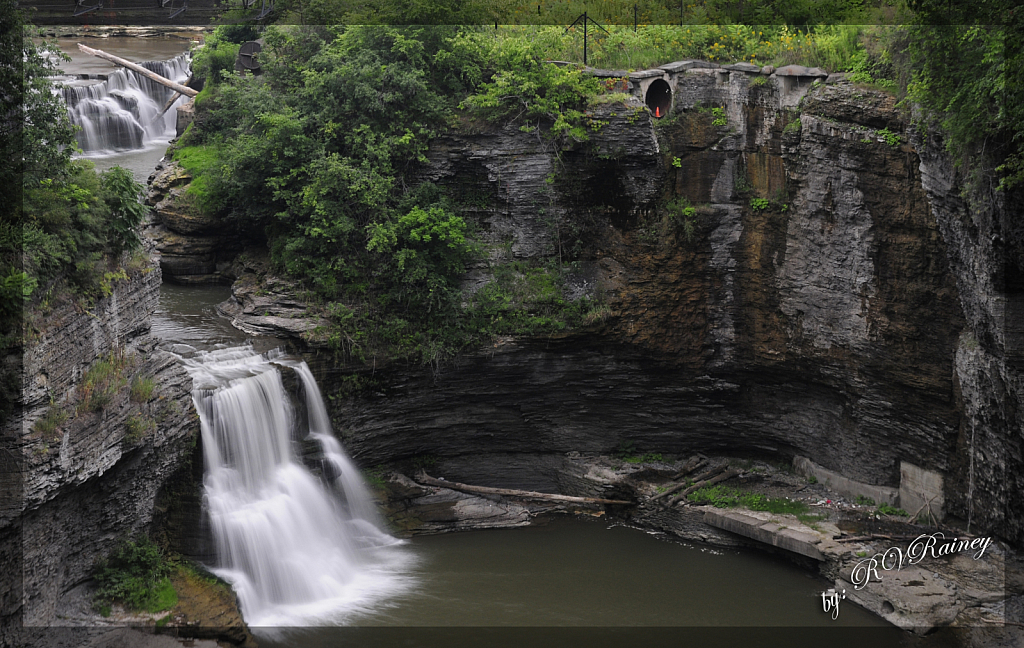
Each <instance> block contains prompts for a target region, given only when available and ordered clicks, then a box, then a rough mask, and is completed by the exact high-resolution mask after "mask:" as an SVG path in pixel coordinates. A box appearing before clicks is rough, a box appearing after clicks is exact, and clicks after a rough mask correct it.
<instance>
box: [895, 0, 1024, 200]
mask: <svg viewBox="0 0 1024 648" xmlns="http://www.w3.org/2000/svg"><path fill="white" fill-rule="evenodd" d="M909 5H910V7H911V9H913V11H914V12H915V14H916V16H915V23H917V24H915V25H913V26H909V27H907V28H906V30H907V35H908V40H909V44H908V52H909V58H910V68H911V69H912V70H913V76H912V79H911V81H910V83H909V85H908V88H907V91H908V93H909V97H910V98H911V99H912V100H913V101H914V102H916V103H917V104H918V105H919V106H921V108H923V110H924V111H925V114H926V115H927V116H928V117H930V118H931V119H933V120H934V121H936V122H938V124H939V125H940V126H941V128H942V131H943V132H944V133H945V135H946V137H945V144H946V147H947V149H948V150H949V151H950V153H951V154H952V155H953V156H954V159H955V161H956V162H957V163H958V165H960V166H962V167H963V168H964V169H965V170H966V171H967V175H968V176H969V177H971V178H973V180H974V184H975V185H977V184H978V183H979V182H980V180H981V178H980V177H976V174H977V173H982V172H983V170H984V169H985V168H986V166H987V165H993V166H996V165H997V171H998V172H999V173H1000V176H999V186H998V187H999V189H1004V190H1005V189H1009V188H1012V187H1014V186H1016V185H1017V184H1018V183H1020V182H1022V181H1024V164H1022V163H1021V160H1022V159H1024V83H1022V78H1021V77H1022V75H1024V72H1022V63H1024V51H1022V49H1021V48H1020V47H1019V45H1017V41H1018V38H1017V35H1018V34H1019V33H1020V32H1021V30H1022V28H1024V15H1022V14H1021V12H1020V11H1019V10H1017V7H1016V6H1015V4H1014V3H1012V2H1010V1H1009V0H987V1H985V2H981V3H979V4H977V5H963V6H961V5H957V6H956V7H950V6H947V4H946V3H942V2H938V0H911V2H909ZM982 151H984V152H985V156H982V155H980V154H981V153H982ZM986 158H987V159H986ZM993 160H994V161H995V164H993Z"/></svg>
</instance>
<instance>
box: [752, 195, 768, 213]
mask: <svg viewBox="0 0 1024 648" xmlns="http://www.w3.org/2000/svg"><path fill="white" fill-rule="evenodd" d="M769 204H770V203H769V201H768V199H767V198H751V199H750V208H751V209H753V210H754V211H764V210H766V209H768V206H769Z"/></svg>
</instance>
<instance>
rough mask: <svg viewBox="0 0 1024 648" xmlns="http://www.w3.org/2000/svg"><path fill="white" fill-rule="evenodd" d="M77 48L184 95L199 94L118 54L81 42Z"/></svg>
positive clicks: (192, 95)
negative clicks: (108, 52) (87, 45)
mask: <svg viewBox="0 0 1024 648" xmlns="http://www.w3.org/2000/svg"><path fill="white" fill-rule="evenodd" d="M78 49H80V50H82V51H83V52H85V53H86V54H89V55H90V56H98V57H99V58H101V59H106V60H108V61H110V62H111V63H116V64H117V65H120V66H121V67H126V68H128V69H129V70H132V71H133V72H138V73H139V74H141V75H142V76H144V77H146V78H147V79H152V80H153V81H156V82H157V83H160V84H162V85H165V86H167V87H168V88H170V89H171V90H175V91H177V92H180V93H181V94H183V95H185V96H186V97H194V96H196V95H197V94H199V92H198V91H196V90H193V89H192V88H187V87H185V86H183V85H181V84H180V83H176V82H174V81H171V80H170V79H168V78H166V77H162V76H160V75H159V74H157V73H156V72H153V71H152V70H147V69H146V68H144V67H142V66H141V65H136V64H135V63H132V62H131V61H126V60H124V59H123V58H121V57H120V56H114V55H113V54H107V53H106V52H104V51H103V50H98V49H93V48H91V47H86V46H85V45H82V44H81V43H79V44H78Z"/></svg>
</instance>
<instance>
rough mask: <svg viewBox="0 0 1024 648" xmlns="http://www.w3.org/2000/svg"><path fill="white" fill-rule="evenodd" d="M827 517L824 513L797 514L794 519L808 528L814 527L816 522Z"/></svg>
mask: <svg viewBox="0 0 1024 648" xmlns="http://www.w3.org/2000/svg"><path fill="white" fill-rule="evenodd" d="M827 518H828V516H827V515H825V514H824V513H797V514H796V519H798V520H800V521H801V522H803V523H804V524H806V525H807V526H810V527H815V526H816V525H815V523H816V522H821V521H822V520H825V519H827Z"/></svg>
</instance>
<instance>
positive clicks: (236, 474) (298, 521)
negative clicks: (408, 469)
mask: <svg viewBox="0 0 1024 648" xmlns="http://www.w3.org/2000/svg"><path fill="white" fill-rule="evenodd" d="M185 366H186V368H187V369H188V370H189V373H190V374H191V375H192V377H193V381H194V391H193V399H194V401H195V405H196V410H197V411H198V412H199V418H200V423H201V427H202V439H203V452H204V461H205V477H204V483H205V488H206V498H205V502H206V506H207V509H208V513H209V516H210V522H211V527H212V530H213V535H214V540H215V543H216V547H217V555H218V563H219V564H218V565H217V566H216V568H215V569H214V571H215V572H216V573H217V574H218V575H220V576H221V577H223V578H224V579H225V580H227V581H228V582H230V583H231V584H232V586H233V587H234V589H235V591H236V592H237V594H238V598H239V602H240V604H241V608H242V613H243V615H244V617H245V619H246V622H247V623H248V624H249V625H250V626H295V625H310V624H317V623H326V622H329V623H344V622H345V618H346V616H348V615H350V614H352V613H358V612H360V611H368V610H369V609H370V606H371V605H375V604H378V603H380V602H381V601H382V600H384V599H385V598H389V597H393V596H395V595H397V594H399V593H402V592H404V591H406V590H408V589H409V587H410V586H411V584H412V579H411V578H409V577H408V576H404V575H403V571H404V568H405V567H407V566H408V565H409V561H410V560H411V559H412V557H411V555H410V554H408V552H407V551H405V550H403V549H402V548H399V547H396V546H395V545H399V544H401V541H399V540H396V539H395V538H392V537H391V536H389V535H387V534H386V533H384V532H383V531H381V530H380V528H379V526H380V520H379V519H378V517H377V513H376V510H375V507H374V504H373V502H372V500H371V499H370V495H369V492H368V490H367V488H366V486H365V484H363V481H362V478H361V477H360V475H359V473H358V471H357V470H356V468H355V466H354V464H353V463H352V461H351V460H350V459H349V458H348V457H347V456H345V453H344V451H343V450H342V448H341V445H340V444H339V443H338V441H337V439H336V438H335V437H334V435H333V433H332V432H331V428H330V422H329V419H328V416H327V410H326V407H325V406H324V403H323V399H322V397H321V395H320V391H319V389H318V388H317V385H316V381H315V380H314V379H313V375H312V373H311V372H310V370H309V367H308V366H306V364H305V363H304V362H301V361H298V360H294V359H290V358H288V357H286V356H285V355H284V354H282V353H281V352H279V351H273V352H270V353H268V354H266V355H259V354H257V353H256V352H255V351H253V349H252V348H251V347H240V348H231V349H222V350H217V351H211V352H200V353H198V354H197V355H196V356H195V357H194V358H192V359H189V360H185ZM291 370H294V371H295V373H296V374H297V376H298V378H299V380H298V384H299V385H300V386H301V387H300V391H301V392H302V394H301V397H299V398H297V399H296V402H295V404H294V405H293V402H292V397H291V395H290V394H289V393H288V392H287V390H286V389H285V386H284V381H283V380H282V371H291ZM302 410H305V411H304V412H303V411H302ZM307 439H311V440H315V441H316V442H317V443H318V444H319V445H320V448H321V452H322V454H323V462H324V464H325V466H324V471H323V476H322V477H321V478H317V477H316V476H315V475H314V474H313V472H311V471H310V470H309V469H308V468H307V467H306V466H305V465H303V463H302V462H301V460H300V456H299V453H298V452H297V451H296V446H297V445H298V444H299V443H300V442H301V441H303V440H307Z"/></svg>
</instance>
